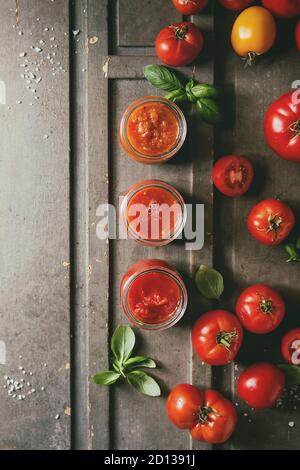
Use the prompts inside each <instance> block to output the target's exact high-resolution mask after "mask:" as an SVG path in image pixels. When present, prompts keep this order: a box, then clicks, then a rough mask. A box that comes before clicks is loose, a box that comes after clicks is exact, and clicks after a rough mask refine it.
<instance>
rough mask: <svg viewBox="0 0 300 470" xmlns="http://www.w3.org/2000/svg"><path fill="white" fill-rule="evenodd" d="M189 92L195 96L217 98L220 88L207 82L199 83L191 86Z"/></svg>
mask: <svg viewBox="0 0 300 470" xmlns="http://www.w3.org/2000/svg"><path fill="white" fill-rule="evenodd" d="M191 93H193V95H194V96H195V97H196V98H198V99H199V98H217V97H218V96H220V89H219V88H217V87H215V86H213V85H209V84H208V83H199V84H198V85H194V86H193V87H192V88H191Z"/></svg>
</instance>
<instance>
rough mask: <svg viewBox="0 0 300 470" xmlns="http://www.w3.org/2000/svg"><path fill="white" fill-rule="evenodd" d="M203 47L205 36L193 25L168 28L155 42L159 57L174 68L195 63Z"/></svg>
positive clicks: (176, 25) (185, 24)
mask: <svg viewBox="0 0 300 470" xmlns="http://www.w3.org/2000/svg"><path fill="white" fill-rule="evenodd" d="M203 45H204V39H203V35H202V33H201V31H199V29H198V28H197V27H196V26H195V25H194V24H193V23H174V24H172V25H170V26H166V27H165V28H163V29H162V30H161V31H160V32H159V33H158V36H157V38H156V41H155V49H156V54H157V56H158V57H159V58H160V60H161V61H162V62H164V63H165V64H167V65H172V66H173V67H182V66H184V65H188V64H190V63H191V62H193V60H194V59H196V57H197V56H198V55H199V53H200V52H201V50H202V49H203Z"/></svg>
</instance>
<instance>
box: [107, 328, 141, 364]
mask: <svg viewBox="0 0 300 470" xmlns="http://www.w3.org/2000/svg"><path fill="white" fill-rule="evenodd" d="M134 345H135V334H134V332H133V330H132V328H130V326H128V325H119V326H118V327H117V329H116V330H115V332H114V334H113V335H112V338H111V350H112V352H113V355H114V356H115V358H116V360H117V362H118V363H119V364H122V363H123V362H124V361H126V359H128V358H129V356H130V355H131V353H132V350H133V348H134Z"/></svg>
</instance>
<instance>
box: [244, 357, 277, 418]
mask: <svg viewBox="0 0 300 470" xmlns="http://www.w3.org/2000/svg"><path fill="white" fill-rule="evenodd" d="M284 385H285V377H284V374H283V372H282V371H281V370H280V369H279V368H278V367H276V366H273V365H272V364H268V363H265V362H262V363H259V364H254V365H252V366H250V367H248V369H246V370H245V371H244V372H242V374H241V375H240V376H239V378H238V381H237V393H238V396H239V397H240V398H241V399H242V400H244V401H245V402H246V403H247V404H248V405H249V406H251V407H252V408H255V409H257V410H260V409H263V408H270V407H271V406H273V405H274V404H275V402H276V401H277V400H278V398H280V397H281V395H282V392H283V389H284Z"/></svg>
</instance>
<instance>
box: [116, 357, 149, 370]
mask: <svg viewBox="0 0 300 470" xmlns="http://www.w3.org/2000/svg"><path fill="white" fill-rule="evenodd" d="M124 367H125V368H129V367H130V368H134V369H135V368H141V367H146V368H148V369H155V367H156V364H155V362H154V361H153V359H150V357H144V356H135V357H130V358H129V359H127V361H125V362H124Z"/></svg>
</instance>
